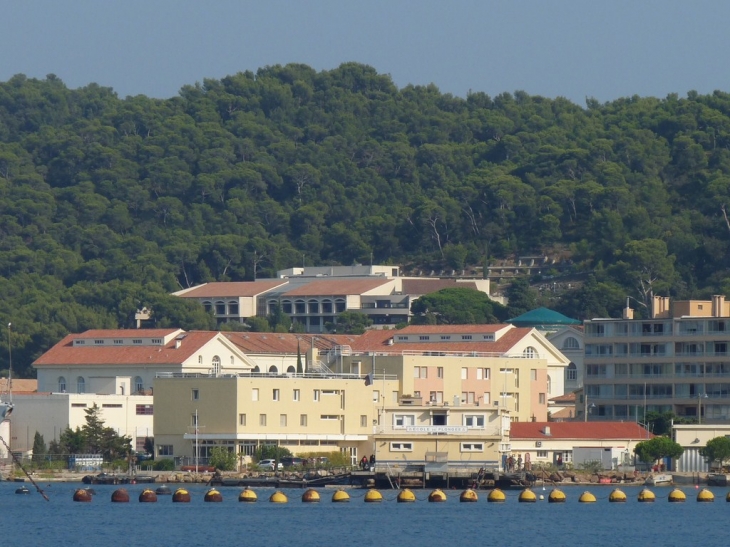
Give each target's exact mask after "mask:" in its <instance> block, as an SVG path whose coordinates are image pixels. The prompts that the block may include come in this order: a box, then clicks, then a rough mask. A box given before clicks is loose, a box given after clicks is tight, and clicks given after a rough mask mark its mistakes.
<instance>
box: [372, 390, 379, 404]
mask: <svg viewBox="0 0 730 547" xmlns="http://www.w3.org/2000/svg"><path fill="white" fill-rule="evenodd" d="M379 401H380V391H378V390H377V389H374V390H373V402H374V403H377V402H379Z"/></svg>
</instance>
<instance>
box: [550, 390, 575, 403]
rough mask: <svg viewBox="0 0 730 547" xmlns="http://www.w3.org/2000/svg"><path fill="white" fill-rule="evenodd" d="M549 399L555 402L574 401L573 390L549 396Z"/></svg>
mask: <svg viewBox="0 0 730 547" xmlns="http://www.w3.org/2000/svg"><path fill="white" fill-rule="evenodd" d="M550 401H552V402H554V403H556V404H561V403H563V404H565V403H575V392H571V393H565V394H564V395H558V396H557V397H551V398H550Z"/></svg>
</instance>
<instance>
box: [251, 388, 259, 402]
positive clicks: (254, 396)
mask: <svg viewBox="0 0 730 547" xmlns="http://www.w3.org/2000/svg"><path fill="white" fill-rule="evenodd" d="M251 400H252V401H258V400H259V388H257V387H255V388H253V389H252V390H251Z"/></svg>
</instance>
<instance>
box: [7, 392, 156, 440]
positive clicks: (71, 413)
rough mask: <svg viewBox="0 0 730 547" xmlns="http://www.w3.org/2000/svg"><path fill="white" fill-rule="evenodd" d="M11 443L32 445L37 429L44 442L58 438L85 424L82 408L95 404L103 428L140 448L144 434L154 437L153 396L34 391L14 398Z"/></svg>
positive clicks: (83, 409) (85, 408) (84, 414)
mask: <svg viewBox="0 0 730 547" xmlns="http://www.w3.org/2000/svg"><path fill="white" fill-rule="evenodd" d="M13 402H14V403H15V409H14V410H13V414H12V416H11V426H10V446H11V448H12V450H13V451H23V452H25V451H29V450H31V449H32V448H33V438H34V437H35V433H36V431H37V432H38V433H40V434H41V435H43V440H44V441H45V443H46V445H48V443H50V442H51V441H53V440H54V439H55V440H58V439H59V438H60V436H61V433H63V431H64V430H65V429H66V428H67V427H70V428H71V429H76V428H77V427H83V426H84V425H85V424H86V413H85V412H84V411H85V410H87V409H89V408H92V407H93V406H94V404H96V405H97V406H98V407H99V409H100V413H99V415H100V417H101V419H102V420H103V422H104V425H105V427H111V428H112V429H114V431H116V432H117V434H118V435H126V436H128V437H131V438H132V448H133V449H141V448H140V447H141V445H143V444H144V438H145V437H153V436H154V433H153V430H152V421H153V420H152V418H153V414H152V413H153V410H154V409H153V402H152V397H150V396H146V395H97V394H90V393H83V394H76V393H36V394H32V395H16V396H14V397H13Z"/></svg>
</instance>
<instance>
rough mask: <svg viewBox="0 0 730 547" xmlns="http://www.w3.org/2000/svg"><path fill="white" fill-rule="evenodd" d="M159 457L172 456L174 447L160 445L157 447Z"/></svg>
mask: <svg viewBox="0 0 730 547" xmlns="http://www.w3.org/2000/svg"><path fill="white" fill-rule="evenodd" d="M157 455H158V456H172V455H173V453H172V445H171V444H158V445H157Z"/></svg>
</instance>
